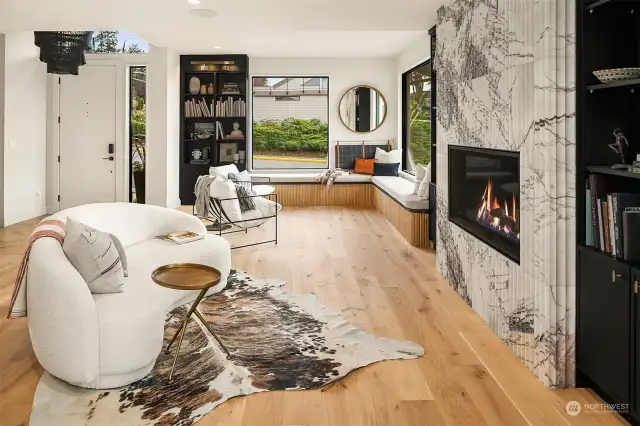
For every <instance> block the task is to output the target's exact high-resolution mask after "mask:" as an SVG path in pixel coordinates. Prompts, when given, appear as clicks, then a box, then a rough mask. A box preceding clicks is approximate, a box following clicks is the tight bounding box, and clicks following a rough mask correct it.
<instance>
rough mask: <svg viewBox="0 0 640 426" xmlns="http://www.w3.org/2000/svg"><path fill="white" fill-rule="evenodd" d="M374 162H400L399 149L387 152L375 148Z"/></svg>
mask: <svg viewBox="0 0 640 426" xmlns="http://www.w3.org/2000/svg"><path fill="white" fill-rule="evenodd" d="M376 161H377V162H378V163H385V164H389V163H392V164H396V163H401V162H402V155H401V154H400V150H399V149H392V150H391V151H389V152H386V151H385V150H382V149H380V148H377V147H376Z"/></svg>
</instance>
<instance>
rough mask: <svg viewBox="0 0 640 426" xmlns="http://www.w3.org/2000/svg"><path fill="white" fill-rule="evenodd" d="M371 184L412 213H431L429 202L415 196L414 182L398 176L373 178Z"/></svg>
mask: <svg viewBox="0 0 640 426" xmlns="http://www.w3.org/2000/svg"><path fill="white" fill-rule="evenodd" d="M371 182H372V183H373V184H374V185H375V186H376V187H377V188H378V189H380V190H381V191H382V192H384V193H385V194H386V195H388V196H389V197H391V198H393V199H394V200H395V201H396V202H397V203H398V204H401V205H402V206H403V207H404V208H406V209H407V210H409V211H410V212H419V213H428V212H429V200H428V199H427V200H420V199H418V196H417V195H414V194H413V188H414V183H413V182H411V181H409V180H407V179H405V178H402V177H397V176H373V177H372V178H371Z"/></svg>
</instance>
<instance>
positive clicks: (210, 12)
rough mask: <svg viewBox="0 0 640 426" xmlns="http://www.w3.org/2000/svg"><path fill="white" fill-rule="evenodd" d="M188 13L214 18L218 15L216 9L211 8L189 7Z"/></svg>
mask: <svg viewBox="0 0 640 426" xmlns="http://www.w3.org/2000/svg"><path fill="white" fill-rule="evenodd" d="M189 13H190V14H191V16H195V17H197V18H215V17H216V16H218V14H217V13H216V11H215V10H211V9H191V10H190V11H189Z"/></svg>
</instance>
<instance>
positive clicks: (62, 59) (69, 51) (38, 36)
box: [34, 31, 93, 75]
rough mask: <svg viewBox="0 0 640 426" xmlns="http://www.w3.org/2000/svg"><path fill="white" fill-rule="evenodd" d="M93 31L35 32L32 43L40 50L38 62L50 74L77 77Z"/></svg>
mask: <svg viewBox="0 0 640 426" xmlns="http://www.w3.org/2000/svg"><path fill="white" fill-rule="evenodd" d="M92 34H93V31H35V32H34V42H35V45H36V46H38V47H39V48H40V60H41V61H42V62H44V63H46V64H47V72H48V73H50V74H60V75H65V74H71V75H78V70H79V68H80V66H81V65H84V64H85V63H86V61H85V59H84V52H85V50H86V49H87V48H88V47H89V45H90V44H91V35H92Z"/></svg>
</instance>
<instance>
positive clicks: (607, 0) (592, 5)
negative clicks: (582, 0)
mask: <svg viewBox="0 0 640 426" xmlns="http://www.w3.org/2000/svg"><path fill="white" fill-rule="evenodd" d="M610 3H629V4H633V3H636V4H637V3H640V1H638V0H598V1H594V2H593V3H589V4H587V5H586V8H587V10H593V9H596V8H598V7H600V6H604V5H607V4H610Z"/></svg>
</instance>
